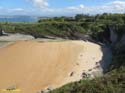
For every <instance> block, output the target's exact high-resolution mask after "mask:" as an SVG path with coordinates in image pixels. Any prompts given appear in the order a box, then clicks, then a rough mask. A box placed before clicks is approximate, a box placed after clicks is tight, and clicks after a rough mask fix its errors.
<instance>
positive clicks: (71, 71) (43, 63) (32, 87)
mask: <svg viewBox="0 0 125 93" xmlns="http://www.w3.org/2000/svg"><path fill="white" fill-rule="evenodd" d="M102 56H103V54H102V51H101V47H100V46H99V45H97V44H94V43H90V42H84V41H62V42H37V41H18V42H16V43H15V44H11V45H9V46H7V47H4V48H0V89H6V88H8V87H10V86H13V85H16V86H17V88H18V89H20V90H21V91H20V92H19V91H17V92H15V93H37V91H38V90H41V89H46V88H48V87H52V88H57V87H60V86H62V85H64V84H66V83H69V82H73V81H78V80H80V79H82V78H83V77H82V73H83V71H88V70H89V69H91V68H93V67H95V66H96V62H99V61H100V60H101V59H102ZM0 93H1V92H0ZM2 93H6V92H2Z"/></svg>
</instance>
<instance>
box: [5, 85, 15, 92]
mask: <svg viewBox="0 0 125 93" xmlns="http://www.w3.org/2000/svg"><path fill="white" fill-rule="evenodd" d="M16 89H17V87H16V85H12V86H10V87H8V88H7V89H6V90H8V91H11V90H16Z"/></svg>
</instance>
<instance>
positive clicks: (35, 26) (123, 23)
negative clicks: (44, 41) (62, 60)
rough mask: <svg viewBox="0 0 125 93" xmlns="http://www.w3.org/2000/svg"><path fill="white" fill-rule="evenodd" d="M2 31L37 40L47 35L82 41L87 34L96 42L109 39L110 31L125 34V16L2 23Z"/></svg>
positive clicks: (110, 15) (96, 16)
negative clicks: (28, 36) (22, 34)
mask: <svg viewBox="0 0 125 93" xmlns="http://www.w3.org/2000/svg"><path fill="white" fill-rule="evenodd" d="M0 25H1V27H2V29H4V30H5V31H6V32H10V33H24V34H31V35H33V36H34V37H36V38H39V37H44V36H46V35H49V36H56V37H62V38H69V39H80V37H79V35H83V36H84V34H87V35H89V36H91V37H92V38H94V39H96V40H101V41H104V40H103V39H102V36H103V37H105V39H107V38H108V37H109V32H110V29H112V28H115V29H114V30H115V32H117V33H118V34H119V35H121V34H122V33H124V29H125V14H107V13H104V14H102V15H99V14H98V15H94V16H92V15H84V14H78V15H76V16H75V17H54V18H47V19H40V20H39V21H38V22H37V23H8V22H6V23H1V24H0ZM101 35H102V36H101ZM100 36H101V37H100Z"/></svg>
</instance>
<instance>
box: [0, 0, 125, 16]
mask: <svg viewBox="0 0 125 93" xmlns="http://www.w3.org/2000/svg"><path fill="white" fill-rule="evenodd" d="M28 1H30V2H31V3H32V4H33V5H35V6H36V7H37V8H30V9H26V8H25V9H23V8H13V9H5V8H3V7H0V11H1V14H9V15H10V14H22V15H23V14H26V15H42V16H73V15H75V14H78V13H84V14H100V13H125V1H123V0H122V1H121V0H120V1H118V0H114V1H112V2H108V3H105V4H103V5H96V6H87V5H84V4H82V3H81V4H80V5H76V6H67V7H64V8H52V7H51V6H52V5H50V4H51V3H49V2H48V0H28Z"/></svg>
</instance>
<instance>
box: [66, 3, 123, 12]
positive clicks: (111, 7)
mask: <svg viewBox="0 0 125 93" xmlns="http://www.w3.org/2000/svg"><path fill="white" fill-rule="evenodd" d="M66 10H67V11H71V12H75V13H89V14H98V13H105V12H106V13H125V1H113V2H110V3H106V4H104V5H101V6H100V5H98V6H85V5H83V4H81V5H79V6H71V7H67V8H66Z"/></svg>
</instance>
